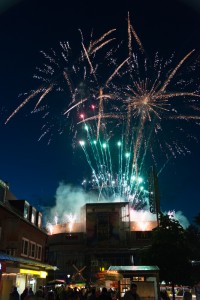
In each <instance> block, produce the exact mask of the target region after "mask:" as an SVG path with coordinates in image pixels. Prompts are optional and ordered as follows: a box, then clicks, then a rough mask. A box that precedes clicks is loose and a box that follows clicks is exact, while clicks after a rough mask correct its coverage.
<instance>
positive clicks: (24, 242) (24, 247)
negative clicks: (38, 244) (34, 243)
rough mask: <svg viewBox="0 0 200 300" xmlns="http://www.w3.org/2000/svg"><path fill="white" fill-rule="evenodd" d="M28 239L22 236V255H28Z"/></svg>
mask: <svg viewBox="0 0 200 300" xmlns="http://www.w3.org/2000/svg"><path fill="white" fill-rule="evenodd" d="M28 250H29V240H27V239H25V238H22V253H21V255H22V256H28Z"/></svg>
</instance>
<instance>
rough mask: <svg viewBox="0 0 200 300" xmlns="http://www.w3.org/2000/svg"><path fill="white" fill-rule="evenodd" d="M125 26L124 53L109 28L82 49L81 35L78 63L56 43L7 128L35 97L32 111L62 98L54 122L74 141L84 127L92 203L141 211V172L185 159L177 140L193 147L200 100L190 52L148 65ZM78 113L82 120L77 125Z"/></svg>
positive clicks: (143, 200) (68, 50) (132, 32)
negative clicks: (57, 95)
mask: <svg viewBox="0 0 200 300" xmlns="http://www.w3.org/2000/svg"><path fill="white" fill-rule="evenodd" d="M127 24H128V36H127V45H125V51H124V52H123V50H124V47H123V46H124V45H123V43H121V41H117V39H116V37H113V34H114V33H115V34H116V32H117V31H116V30H115V29H111V30H109V31H108V32H106V33H104V34H103V35H101V36H100V37H99V38H97V39H94V38H93V35H92V36H91V37H90V39H89V42H88V43H87V41H85V39H84V37H83V34H82V32H81V31H80V34H81V41H80V51H79V54H78V55H77V58H76V59H72V56H71V54H72V52H73V51H71V47H70V46H69V43H68V42H62V43H60V47H61V51H60V52H59V54H57V52H56V51H54V50H52V51H51V54H46V53H44V52H42V53H43V55H44V57H45V63H44V65H43V67H42V68H38V72H39V74H38V75H35V78H37V79H39V80H41V81H42V84H40V86H39V88H36V89H35V90H33V91H31V92H30V93H29V95H28V96H27V97H26V98H25V100H24V101H23V102H22V103H21V104H20V105H19V106H18V107H17V108H16V109H15V110H14V112H13V113H12V114H11V115H10V116H9V117H8V118H7V120H6V122H5V123H7V122H8V121H10V119H11V118H12V117H13V116H14V115H15V114H16V113H17V112H18V111H19V110H20V109H21V108H22V107H23V106H24V105H25V104H27V103H28V102H30V100H32V99H34V98H37V102H36V105H35V107H34V109H33V111H36V110H38V108H39V106H40V105H41V103H42V102H43V101H44V99H45V98H47V96H48V95H49V94H51V93H52V92H54V91H58V92H64V93H65V94H66V95H67V97H66V99H67V101H65V103H64V108H63V109H62V111H61V115H60V117H59V118H63V117H64V118H65V122H66V123H67V121H68V120H70V121H71V122H72V124H73V125H72V127H73V128H74V127H75V128H76V129H75V131H76V134H75V136H76V137H79V135H80V131H81V130H80V128H82V126H84V129H85V132H86V134H85V139H82V138H81V139H80V145H81V147H82V149H83V151H84V153H85V157H86V160H87V163H88V165H89V166H90V169H91V173H92V178H91V179H90V186H91V187H92V188H93V189H97V190H98V193H99V196H98V200H100V199H102V198H103V199H106V200H107V199H123V200H125V201H131V202H132V204H133V207H139V206H140V205H138V203H139V204H141V206H143V205H145V203H146V202H148V201H147V198H148V196H147V192H146V189H145V188H142V185H141V182H140V178H141V174H143V173H144V170H145V168H146V169H147V168H148V167H150V166H151V165H152V164H157V161H158V160H160V159H161V156H163V157H164V161H165V162H166V160H169V158H171V157H172V156H173V157H176V155H177V154H185V153H186V152H189V149H188V148H187V147H186V146H185V144H184V143H182V141H181V137H183V138H184V140H185V139H186V138H188V139H190V140H191V139H193V140H197V138H196V137H195V136H194V135H192V134H191V133H190V124H194V125H197V126H199V125H200V122H199V119H200V115H199V97H200V93H199V87H198V86H197V84H196V83H195V82H196V81H198V80H196V81H194V80H193V78H195V76H194V77H193V76H192V75H193V73H194V74H195V71H196V65H195V64H193V65H189V61H191V59H192V57H193V56H194V55H195V51H194V50H192V51H190V52H188V53H187V54H186V55H185V56H184V57H182V58H181V59H180V60H179V61H178V62H177V63H175V58H174V55H172V56H171V57H170V58H169V59H167V60H163V59H161V58H159V56H158V54H156V55H155V57H154V59H149V58H148V57H147V56H146V55H145V49H144V47H143V45H142V42H141V40H140V38H139V36H138V35H137V33H136V31H135V30H134V28H133V26H132V24H131V21H130V16H129V15H128V22H127ZM134 42H135V44H136V47H135V48H136V51H135V50H134V51H133V48H134V47H133V43H134ZM135 48H134V49H135ZM121 51H122V53H123V54H122V53H121ZM119 53H120V54H119ZM124 53H125V54H124ZM184 68H185V69H186V70H184ZM195 79H197V78H195ZM53 112H54V111H53ZM74 112H75V113H74ZM77 114H78V115H80V118H81V120H78V121H77ZM46 115H47V113H46V112H45V118H46ZM185 125H186V126H185ZM187 130H188V131H187ZM48 131H49V130H47V129H46V131H45V133H44V134H46V133H47V132H48ZM77 132H78V133H77ZM44 134H43V135H44ZM43 135H42V136H43ZM177 136H178V139H177ZM119 137H120V138H119ZM114 144H115V148H114V146H113V145H114ZM116 148H117V150H116ZM84 185H85V181H84Z"/></svg>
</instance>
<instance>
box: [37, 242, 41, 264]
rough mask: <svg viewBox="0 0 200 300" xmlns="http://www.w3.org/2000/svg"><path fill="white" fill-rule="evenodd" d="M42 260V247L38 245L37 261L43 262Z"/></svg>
mask: <svg viewBox="0 0 200 300" xmlns="http://www.w3.org/2000/svg"><path fill="white" fill-rule="evenodd" d="M41 258H42V246H41V245H38V244H37V246H36V259H38V260H41Z"/></svg>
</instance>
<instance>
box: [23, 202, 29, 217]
mask: <svg viewBox="0 0 200 300" xmlns="http://www.w3.org/2000/svg"><path fill="white" fill-rule="evenodd" d="M28 216H29V205H28V203H25V205H24V218H25V219H28Z"/></svg>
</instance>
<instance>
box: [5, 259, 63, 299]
mask: <svg viewBox="0 0 200 300" xmlns="http://www.w3.org/2000/svg"><path fill="white" fill-rule="evenodd" d="M0 265H1V266H4V267H3V268H2V272H1V273H0V274H1V281H0V300H8V299H9V293H10V291H11V290H12V287H13V286H16V287H17V290H18V292H19V294H21V293H22V292H23V290H24V289H25V287H31V288H32V290H33V291H34V292H35V291H36V290H37V289H38V287H39V286H40V285H45V284H46V277H47V275H48V271H49V270H56V269H57V267H55V266H51V265H48V264H44V263H41V262H37V261H33V260H29V259H23V258H21V257H14V256H10V255H6V254H2V253H1V254H0Z"/></svg>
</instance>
